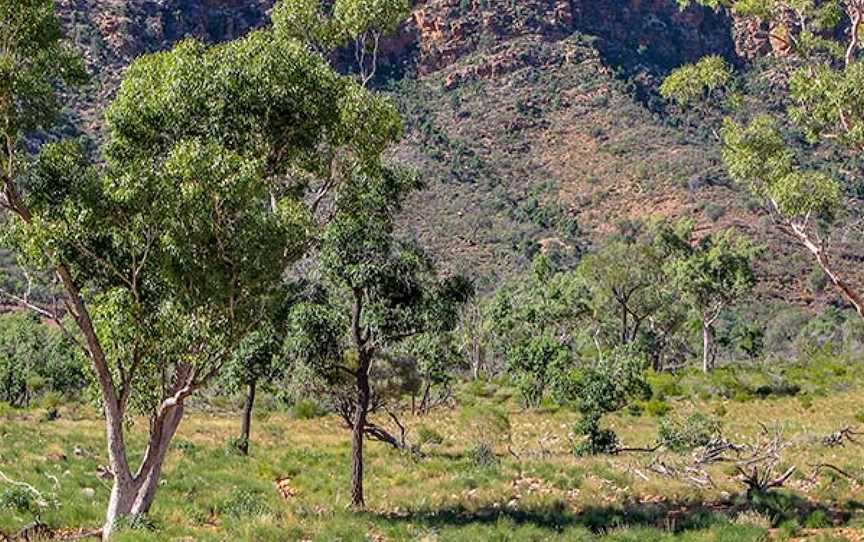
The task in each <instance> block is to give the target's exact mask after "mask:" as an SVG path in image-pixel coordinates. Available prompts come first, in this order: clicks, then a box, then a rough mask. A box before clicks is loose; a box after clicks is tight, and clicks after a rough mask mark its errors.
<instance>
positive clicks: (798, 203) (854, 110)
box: [661, 0, 864, 318]
mask: <svg viewBox="0 0 864 542" xmlns="http://www.w3.org/2000/svg"><path fill="white" fill-rule="evenodd" d="M692 3H698V4H702V5H705V6H709V7H712V8H717V9H720V8H725V9H729V10H731V11H732V12H734V13H736V14H737V15H739V16H743V17H753V18H758V19H760V20H762V21H764V22H766V23H767V25H768V27H769V28H770V30H769V38H770V40H771V41H772V45H773V46H774V48H775V49H776V50H777V52H778V53H780V54H779V57H780V58H779V59H778V60H777V61H778V62H780V63H781V64H783V67H784V69H785V71H786V72H788V74H787V75H788V77H787V78H786V80H785V82H784V84H781V85H775V86H774V89H776V90H775V92H778V93H779V96H776V98H779V100H777V101H779V102H780V103H781V111H779V112H775V113H771V114H770V115H768V114H759V115H756V116H755V117H754V118H752V119H751V120H750V121H749V122H747V123H743V124H742V123H738V122H735V121H733V120H726V121H725V122H724V126H723V129H722V132H721V137H722V139H723V145H724V146H723V157H724V161H725V162H726V165H727V168H728V170H729V174H730V175H731V176H732V178H733V179H735V180H736V181H738V182H739V183H741V184H743V185H744V186H746V187H748V188H749V190H750V192H751V193H752V194H753V195H754V196H756V197H757V198H758V199H759V200H760V201H761V202H762V203H763V206H764V209H765V211H766V212H767V213H768V214H769V215H770V216H771V218H772V219H773V221H774V223H775V224H776V225H777V227H778V228H779V230H780V231H781V232H783V233H784V234H786V235H788V236H789V237H790V238H792V239H793V240H794V241H795V242H796V243H798V244H799V245H800V246H801V247H802V248H803V249H805V250H806V251H807V252H809V253H810V254H811V255H812V257H813V258H814V259H815V260H816V262H817V264H818V265H819V266H820V267H821V269H822V270H823V271H824V272H825V275H826V276H827V277H828V279H829V280H830V282H831V284H832V285H833V286H834V287H835V289H836V290H837V292H838V293H839V294H841V295H842V296H843V298H845V299H846V300H847V301H848V302H849V303H850V304H852V306H853V307H854V308H855V310H856V311H857V312H858V315H859V316H861V317H862V318H864V299H862V297H861V292H860V291H859V290H858V287H859V286H858V285H857V284H856V283H855V281H854V280H849V279H848V278H847V277H845V276H844V272H843V271H842V269H841V268H840V266H838V265H837V262H836V261H834V260H833V259H832V257H831V250H830V248H831V240H832V233H833V234H837V233H838V229H839V228H838V227H837V224H838V221H835V220H833V219H835V218H837V215H842V214H851V215H852V219H853V220H854V219H857V218H859V215H860V209H859V208H858V201H857V198H855V197H854V196H853V195H852V194H851V191H850V190H848V189H847V188H846V187H845V186H844V185H845V183H844V181H848V180H851V179H854V178H855V176H856V174H855V173H854V172H853V171H843V168H841V169H840V172H839V173H838V172H831V171H829V170H828V169H827V168H824V167H816V166H812V165H810V163H812V162H815V160H813V159H814V158H816V157H817V156H818V155H819V149H820V147H822V146H825V145H833V146H836V148H839V149H841V150H842V151H845V152H847V153H848V154H849V155H854V154H855V153H860V151H861V150H862V149H864V97H862V93H861V91H860V89H861V87H862V85H864V61H862V60H861V58H860V56H861V49H862V47H861V44H862V39H861V38H862V20H864V0H679V4H681V5H682V7H685V6H687V5H689V4H692ZM699 66H700V68H699V69H697V68H695V67H694V66H685V67H683V68H681V69H679V70H678V71H677V72H675V73H673V74H672V75H671V76H670V78H669V79H667V80H666V83H665V84H664V86H663V88H661V92H663V93H664V94H665V95H666V96H667V97H668V98H670V99H674V100H676V101H678V102H679V103H681V104H688V105H689V104H692V103H694V101H695V100H697V99H699V98H701V97H702V96H704V95H705V94H706V93H709V92H710V91H712V90H714V89H716V88H717V87H718V86H722V85H723V84H725V83H726V82H728V79H729V77H728V75H729V68H728V66H727V65H725V64H724V63H723V62H720V61H718V60H716V59H715V60H714V61H712V62H710V63H700V65H699ZM786 83H788V84H786ZM786 127H791V128H793V129H794V130H795V131H797V132H798V133H797V135H799V136H804V138H805V139H806V140H807V142H808V143H809V144H810V145H811V146H809V147H807V148H806V149H804V156H802V155H801V154H800V152H799V153H796V145H795V141H794V140H793V138H791V137H789V136H788V135H787V132H786V131H785V130H784V129H785V128H786ZM841 223H842V222H841ZM834 237H835V239H836V237H839V236H838V235H835V236H834Z"/></svg>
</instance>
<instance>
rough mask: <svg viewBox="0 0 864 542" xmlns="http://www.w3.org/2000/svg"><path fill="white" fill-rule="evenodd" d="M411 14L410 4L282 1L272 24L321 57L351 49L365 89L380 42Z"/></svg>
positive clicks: (372, 75) (370, 0)
mask: <svg viewBox="0 0 864 542" xmlns="http://www.w3.org/2000/svg"><path fill="white" fill-rule="evenodd" d="M410 10H411V3H410V1H409V0H335V1H322V0H284V1H283V2H282V4H280V5H279V6H277V7H276V8H275V9H274V11H273V20H274V22H275V24H276V27H277V28H278V29H279V30H280V31H281V32H283V33H285V34H286V35H290V36H293V37H296V38H298V39H300V40H302V41H304V42H306V43H307V44H308V45H309V46H310V47H311V48H312V49H313V50H315V51H317V52H319V53H321V54H324V55H333V54H334V51H336V50H337V49H342V48H349V49H351V50H352V51H351V53H352V55H353V65H352V70H353V71H354V72H355V73H356V74H357V76H358V78H359V79H360V82H361V83H362V84H363V86H367V85H368V84H369V83H370V82H372V80H373V79H374V78H375V75H376V74H377V72H378V64H379V50H380V47H381V39H382V38H383V37H384V36H385V35H387V34H389V33H391V32H393V31H394V30H396V28H397V27H398V26H399V24H400V23H402V22H403V21H404V20H405V19H406V18H407V17H408V14H409V13H410Z"/></svg>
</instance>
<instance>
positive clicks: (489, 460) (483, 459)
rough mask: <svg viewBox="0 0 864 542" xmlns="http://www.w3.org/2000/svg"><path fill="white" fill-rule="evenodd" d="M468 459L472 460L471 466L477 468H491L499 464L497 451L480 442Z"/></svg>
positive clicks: (472, 449)
mask: <svg viewBox="0 0 864 542" xmlns="http://www.w3.org/2000/svg"><path fill="white" fill-rule="evenodd" d="M468 457H469V458H471V464H472V465H474V466H475V467H489V466H492V465H498V463H499V459H498V456H496V455H495V450H493V449H492V447H491V446H489V445H488V444H486V443H485V442H479V443H477V444H476V445H475V446H474V447H473V448H471V451H470V452H469V453H468Z"/></svg>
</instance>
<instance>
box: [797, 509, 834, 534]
mask: <svg viewBox="0 0 864 542" xmlns="http://www.w3.org/2000/svg"><path fill="white" fill-rule="evenodd" d="M831 525H832V523H831V518H829V517H828V514H826V513H825V511H824V510H814V511H813V512H810V515H808V516H807V517H806V518H805V519H804V527H806V528H808V529H825V528H826V527H831Z"/></svg>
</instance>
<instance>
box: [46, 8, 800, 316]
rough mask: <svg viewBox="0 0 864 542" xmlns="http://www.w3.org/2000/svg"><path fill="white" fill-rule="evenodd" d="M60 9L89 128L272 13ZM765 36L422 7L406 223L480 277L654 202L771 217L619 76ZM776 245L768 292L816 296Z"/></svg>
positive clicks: (750, 26)
mask: <svg viewBox="0 0 864 542" xmlns="http://www.w3.org/2000/svg"><path fill="white" fill-rule="evenodd" d="M58 5H59V9H60V13H61V16H62V18H63V21H64V24H65V26H66V28H67V30H68V33H69V35H70V37H71V38H72V39H74V40H75V41H76V43H78V45H79V46H80V47H81V48H82V49H83V50H85V51H86V55H87V58H88V61H89V64H90V66H91V67H92V69H93V71H94V73H97V74H98V78H97V83H96V84H95V85H94V88H92V89H89V90H88V92H87V93H86V95H85V96H84V97H82V98H78V99H76V100H75V101H73V102H72V103H71V104H70V105H71V108H70V109H71V111H72V113H73V121H74V122H75V123H77V124H78V125H79V126H80V127H82V128H83V129H84V130H86V131H96V130H97V129H98V124H99V111H100V110H101V107H102V106H103V105H104V104H105V103H106V102H107V100H108V99H109V98H110V96H111V93H112V92H113V90H114V89H115V88H116V86H117V84H118V82H119V78H120V76H121V74H122V68H123V67H124V66H125V65H127V64H128V63H129V62H130V61H131V60H132V59H134V58H135V57H136V56H138V55H140V54H142V53H145V52H148V51H154V50H159V49H164V48H167V47H170V46H171V44H173V43H176V42H177V41H178V40H180V39H183V38H184V37H186V36H194V37H197V38H199V39H202V40H205V41H210V42H212V41H220V40H225V39H230V38H232V37H235V36H239V35H241V34H243V33H244V32H247V31H248V30H249V29H251V28H254V27H256V26H259V25H262V24H266V22H267V20H268V17H267V11H268V9H269V8H270V7H271V5H272V0H139V1H136V2H126V1H122V0H58ZM766 30H767V29H766V28H764V25H763V24H761V23H759V22H758V21H747V20H743V21H742V20H732V19H730V18H729V17H728V16H726V15H724V14H723V13H716V12H713V11H711V10H707V9H702V8H689V9H687V10H684V11H680V10H679V9H678V7H677V3H676V1H675V0H419V1H417V2H415V7H414V10H413V14H412V16H411V17H410V18H409V19H408V20H407V21H406V22H405V24H404V25H403V26H402V28H400V29H399V31H398V32H397V33H396V35H394V36H391V37H390V38H389V39H388V40H387V42H386V43H385V44H384V47H383V51H384V54H383V60H382V62H383V64H384V66H383V69H382V70H381V73H383V74H385V78H387V79H392V80H391V81H390V82H389V83H387V84H386V85H385V88H386V89H387V90H388V91H389V92H392V93H393V96H394V99H396V101H397V102H398V103H399V104H400V107H401V108H402V110H403V113H404V116H405V119H406V123H407V126H408V132H407V137H406V140H405V142H404V143H403V144H402V145H400V147H399V148H398V149H396V150H395V151H394V153H395V154H396V155H397V156H398V157H399V158H400V159H402V160H405V161H407V162H409V163H411V164H414V165H415V166H417V167H418V168H419V169H420V170H421V171H423V173H424V175H425V177H426V180H427V189H426V192H425V193H424V194H422V195H421V196H419V197H417V198H416V199H415V201H414V203H413V206H414V208H413V209H412V212H411V213H410V217H406V219H405V224H406V227H407V228H408V229H409V230H410V231H411V232H413V234H414V235H416V236H418V237H420V238H421V239H422V240H423V241H424V242H425V243H426V244H428V245H430V246H431V247H432V248H433V250H434V251H435V252H437V253H438V254H439V255H441V256H442V260H444V261H447V262H449V264H448V265H449V266H450V267H453V268H457V269H461V270H466V271H470V272H471V273H472V274H475V275H478V276H485V277H495V276H500V275H501V274H506V273H508V272H510V271H512V270H514V269H518V268H519V267H520V266H521V265H523V264H524V263H525V262H526V261H527V260H528V259H529V258H530V257H531V256H532V255H533V254H534V253H536V251H537V250H540V249H542V248H545V249H547V250H555V251H556V252H557V253H560V254H562V256H563V257H567V256H568V255H570V254H573V253H575V252H577V251H578V250H579V248H580V247H584V246H585V245H586V244H590V243H593V242H597V241H599V240H600V239H602V238H603V237H604V236H606V235H608V234H610V233H612V232H615V231H621V230H626V229H627V228H631V227H633V224H634V223H635V222H637V221H638V220H640V219H644V218H645V217H647V216H650V215H654V214H659V215H664V216H671V217H678V216H684V215H692V216H694V217H696V218H697V219H698V221H699V223H700V224H701V227H703V228H705V229H711V228H716V227H719V226H725V225H733V224H734V225H739V226H741V227H744V228H746V229H748V230H750V231H753V232H754V233H756V232H757V230H763V229H765V228H766V226H765V225H764V224H762V223H761V222H760V220H759V219H758V217H756V216H754V215H753V214H752V213H751V212H750V211H748V209H747V206H746V202H745V199H744V198H743V197H742V195H741V194H739V193H737V192H736V191H734V190H733V189H731V188H729V187H728V186H727V185H726V183H725V181H724V179H723V175H722V167H720V166H719V159H718V157H717V152H716V149H715V148H713V146H712V145H710V144H708V143H707V142H706V141H705V140H700V139H699V138H692V137H691V136H690V135H688V134H685V133H682V132H680V131H678V130H676V129H675V128H672V127H670V126H668V125H667V124H665V123H664V122H663V120H662V119H661V118H660V117H659V116H658V115H656V114H652V113H651V112H650V111H648V110H646V109H645V108H644V107H643V106H642V105H641V104H640V102H639V101H637V100H634V98H633V96H634V87H633V86H631V85H629V84H627V83H625V79H626V80H629V81H630V82H631V83H632V82H633V81H635V82H637V83H638V84H642V83H644V82H646V81H647V84H648V85H649V86H650V84H651V82H652V81H656V77H657V76H660V75H662V74H664V73H666V72H667V71H668V70H669V69H670V68H671V67H674V66H677V65H680V64H682V63H685V62H689V61H693V60H695V59H697V58H699V57H700V56H702V55H704V54H706V53H717V54H722V55H724V56H726V57H727V58H729V59H730V60H733V61H736V62H740V61H744V60H746V59H750V58H753V57H754V56H759V55H764V54H767V53H770V52H772V47H773V46H774V45H772V44H771V43H770V41H768V38H767V32H766ZM640 81H641V82H642V83H640ZM382 83H383V81H382ZM772 246H773V247H774V250H775V252H776V253H777V254H778V257H779V258H780V260H779V261H781V262H782V265H780V266H772V267H771V268H767V269H765V270H764V271H763V273H764V274H765V276H766V277H768V278H769V279H770V281H769V282H771V283H773V285H774V286H772V289H773V290H775V291H786V292H793V294H794V295H795V296H798V297H799V298H800V300H801V301H802V302H805V303H808V302H811V301H813V295H811V293H810V292H809V291H808V289H807V287H806V286H804V282H803V281H804V277H806V275H807V273H808V272H809V269H810V264H809V262H808V261H807V259H806V258H804V257H802V256H799V255H798V254H797V252H795V251H794V250H791V249H790V248H789V247H787V246H786V245H784V244H782V243H780V242H774V243H772ZM775 268H780V269H781V270H780V271H777V270H776V269H775Z"/></svg>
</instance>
